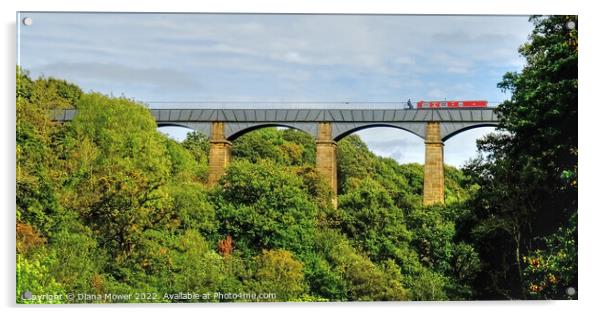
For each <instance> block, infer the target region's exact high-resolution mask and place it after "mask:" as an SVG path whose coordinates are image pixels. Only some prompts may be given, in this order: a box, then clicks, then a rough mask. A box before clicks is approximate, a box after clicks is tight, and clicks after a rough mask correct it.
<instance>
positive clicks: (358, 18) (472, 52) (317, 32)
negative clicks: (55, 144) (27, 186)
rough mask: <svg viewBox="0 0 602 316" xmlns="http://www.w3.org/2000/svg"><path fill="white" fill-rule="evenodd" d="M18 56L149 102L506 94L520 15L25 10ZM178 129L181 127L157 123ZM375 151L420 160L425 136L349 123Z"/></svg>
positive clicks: (89, 87) (526, 28)
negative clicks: (501, 85)
mask: <svg viewBox="0 0 602 316" xmlns="http://www.w3.org/2000/svg"><path fill="white" fill-rule="evenodd" d="M25 17H29V18H31V21H32V24H31V25H29V26H27V25H24V24H23V23H20V25H19V27H18V57H17V58H18V59H17V61H18V64H19V65H20V66H21V67H22V68H23V69H25V70H28V71H30V75H31V76H32V77H34V78H35V77H38V76H42V75H43V76H47V77H49V76H52V77H57V78H61V79H66V80H68V81H71V82H73V83H76V84H77V85H79V86H80V87H81V88H82V89H83V90H84V91H97V92H101V93H104V94H109V95H114V96H121V95H125V96H127V97H129V98H133V99H136V100H138V101H142V102H145V103H147V104H149V106H150V107H153V108H160V107H172V106H174V105H177V106H178V107H180V108H182V107H185V106H187V105H186V103H187V102H206V101H274V102H405V101H407V100H408V99H411V100H413V101H418V100H443V99H447V100H488V101H489V102H491V103H493V104H495V103H497V102H500V101H503V100H505V99H507V98H509V95H506V94H503V93H502V91H500V89H498V88H497V83H498V82H499V81H501V79H502V76H503V75H504V73H506V72H508V71H520V70H521V68H522V67H523V66H524V63H525V61H524V59H523V58H522V57H521V56H520V55H519V54H518V47H519V46H520V45H522V44H523V43H524V42H526V41H527V39H528V35H529V34H530V32H531V29H532V25H531V23H530V22H528V17H526V16H441V15H439V16H429V15H279V14H263V15H260V14H148V13H145V14H141V13H138V14H115V13H112V14H108V13H102V14H101V13H22V14H21V15H20V16H19V20H20V21H22V20H23V18H25ZM493 130H494V129H493V128H478V129H473V130H469V131H466V132H464V133H460V134H458V135H457V136H454V137H452V138H451V139H449V140H448V141H446V143H445V153H444V155H445V156H444V157H445V163H446V164H450V165H453V166H457V167H459V166H461V165H463V164H464V163H465V162H466V161H467V160H468V159H469V158H471V157H475V156H476V145H475V140H476V139H477V138H480V137H482V136H483V135H484V134H486V133H490V132H492V131H493ZM162 131H163V132H166V133H168V134H169V135H170V136H171V137H174V138H176V139H182V138H183V137H185V134H186V133H187V131H186V130H183V129H178V128H162ZM357 134H358V135H360V137H361V138H362V139H363V140H364V141H365V142H366V143H367V144H368V146H369V148H370V149H371V150H372V151H373V152H374V153H376V154H378V155H380V156H384V157H391V158H393V159H395V160H397V161H398V162H400V163H408V162H418V163H424V143H423V141H422V140H421V139H420V138H418V137H417V136H414V135H412V134H410V133H408V132H405V131H402V130H399V129H394V128H384V127H379V128H369V129H365V130H362V131H359V132H357Z"/></svg>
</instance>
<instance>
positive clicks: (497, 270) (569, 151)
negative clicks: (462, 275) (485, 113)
mask: <svg viewBox="0 0 602 316" xmlns="http://www.w3.org/2000/svg"><path fill="white" fill-rule="evenodd" d="M531 21H532V22H533V23H534V25H535V28H534V30H533V32H532V34H531V36H530V40H529V42H528V43H526V44H524V45H523V46H522V47H521V48H520V49H519V52H520V53H521V54H522V55H523V56H524V57H525V58H526V61H527V64H526V66H525V67H524V68H523V70H522V71H521V72H520V73H507V74H506V75H505V76H504V78H503V80H502V82H500V84H499V85H498V86H499V87H500V88H501V89H502V90H504V91H509V92H511V93H512V97H511V99H510V100H508V101H506V102H504V103H502V104H501V105H500V106H499V108H498V109H497V112H498V114H499V116H500V118H501V121H500V128H501V129H503V130H505V131H506V133H502V134H498V135H491V136H489V137H487V138H485V139H483V140H481V141H479V144H478V148H479V150H480V151H481V152H482V153H483V155H482V157H481V158H479V159H477V160H475V161H473V162H472V163H470V164H468V165H467V167H466V168H465V170H464V171H465V173H466V174H467V175H468V176H469V177H470V179H471V183H472V184H476V185H478V186H479V189H478V190H477V192H476V194H475V195H474V197H473V198H472V202H471V208H472V209H473V210H474V211H475V213H474V217H473V219H472V223H473V225H472V227H473V228H472V233H473V237H475V238H476V239H477V240H478V243H477V249H478V250H479V253H480V254H481V256H482V258H483V261H484V263H485V267H484V269H483V273H482V274H481V275H480V277H479V278H478V280H477V287H479V288H480V290H481V292H482V295H483V296H485V297H492V298H500V297H506V298H525V297H526V295H527V293H528V291H529V290H528V289H527V288H526V287H525V286H524V284H525V279H524V272H525V266H524V262H523V260H522V256H524V255H526V254H530V253H532V252H533V251H535V249H542V250H544V249H547V248H549V247H550V245H546V244H545V243H544V242H542V240H543V238H544V237H546V236H549V235H550V234H552V233H554V232H556V230H557V229H558V228H559V227H572V226H573V225H576V223H574V224H573V223H571V222H570V221H569V219H570V218H571V217H572V216H573V214H576V212H577V17H576V16H549V17H541V16H534V17H532V18H531ZM569 22H571V23H569ZM569 26H574V28H571V27H569ZM574 242H575V243H574V246H575V247H576V239H575V240H574ZM574 267H575V269H576V265H574ZM574 275H575V276H576V273H575V274H574ZM576 282H577V280H576V278H575V279H572V280H571V281H569V282H568V283H570V284H574V285H575V286H576ZM558 298H562V297H558Z"/></svg>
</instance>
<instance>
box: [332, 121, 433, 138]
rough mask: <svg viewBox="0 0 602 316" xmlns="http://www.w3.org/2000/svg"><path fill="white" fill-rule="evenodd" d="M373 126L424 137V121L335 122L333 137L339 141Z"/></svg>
mask: <svg viewBox="0 0 602 316" xmlns="http://www.w3.org/2000/svg"><path fill="white" fill-rule="evenodd" d="M373 127H391V128H395V129H399V130H403V131H406V132H408V133H411V134H413V135H416V136H418V137H420V138H422V139H424V124H423V123H418V124H416V123H401V124H395V123H363V124H362V123H359V124H358V123H344V124H340V123H333V131H332V138H333V140H334V141H339V140H341V139H343V138H345V137H346V136H348V135H350V134H353V133H355V132H359V131H361V130H364V129H369V128H373Z"/></svg>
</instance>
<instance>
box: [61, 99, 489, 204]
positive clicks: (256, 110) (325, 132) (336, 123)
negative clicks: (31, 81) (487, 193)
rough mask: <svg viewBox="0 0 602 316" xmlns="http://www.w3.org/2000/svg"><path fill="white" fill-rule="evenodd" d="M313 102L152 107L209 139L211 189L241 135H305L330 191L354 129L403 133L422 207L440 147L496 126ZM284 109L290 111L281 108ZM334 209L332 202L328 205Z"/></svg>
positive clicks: (439, 191)
mask: <svg viewBox="0 0 602 316" xmlns="http://www.w3.org/2000/svg"><path fill="white" fill-rule="evenodd" d="M348 104H349V103H343V104H332V103H328V104H326V103H325V104H313V105H312V106H313V107H315V108H305V109H304V108H303V105H302V104H299V105H298V106H296V107H295V105H294V104H293V106H291V104H290V103H287V104H282V105H280V104H274V103H271V104H269V107H271V108H268V107H267V106H262V105H261V104H255V103H253V104H240V103H238V104H235V105H233V104H225V103H215V104H204V105H203V107H202V108H199V107H197V108H185V109H169V108H162V109H151V112H152V114H153V116H154V117H155V120H156V121H157V125H158V126H159V127H162V126H180V127H186V128H189V129H193V130H196V131H199V132H201V133H203V134H205V135H207V136H208V137H209V140H210V149H209V177H208V184H209V185H215V184H216V183H217V182H218V181H219V179H220V177H221V176H222V175H223V174H224V173H225V170H226V167H227V166H228V164H229V162H230V149H231V147H232V141H233V140H234V139H236V138H237V137H239V136H241V135H243V134H245V133H246V132H249V131H252V130H255V129H258V128H261V127H267V126H283V127H290V128H295V129H298V130H301V131H305V132H307V133H309V134H311V135H313V136H314V138H315V140H316V169H317V172H318V173H319V174H320V175H321V176H322V177H323V178H324V179H326V181H327V183H328V184H329V186H330V188H331V189H332V190H333V192H335V195H336V190H337V166H336V146H337V145H336V144H337V143H336V142H337V141H338V140H340V139H341V138H343V137H345V136H346V135H349V134H351V133H353V132H355V131H359V130H361V129H364V128H369V127H376V126H389V127H394V128H399V129H403V130H406V131H408V132H410V133H412V134H415V135H417V136H419V137H420V138H422V139H424V144H425V161H424V188H423V203H424V204H425V205H431V204H437V203H443V202H444V171H443V170H444V168H443V162H444V159H443V145H444V142H445V141H446V140H447V139H449V138H450V137H452V136H454V135H456V134H458V133H461V132H462V131H465V130H468V129H472V128H476V127H482V126H497V124H498V121H499V120H498V116H497V115H496V113H495V110H494V109H493V108H437V109H405V108H403V106H404V104H401V103H399V104H398V106H399V107H393V108H391V109H383V108H381V109H379V108H375V105H374V104H368V103H366V104H357V103H356V104H353V105H354V108H345V106H346V105H348ZM286 107H289V108H286ZM76 112H77V111H76V110H75V109H68V110H58V111H55V112H54V114H53V115H54V119H55V120H57V121H70V120H72V119H73V117H74V116H75V114H76ZM333 203H334V204H335V206H336V200H334V201H333Z"/></svg>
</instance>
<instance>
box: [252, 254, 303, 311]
mask: <svg viewBox="0 0 602 316" xmlns="http://www.w3.org/2000/svg"><path fill="white" fill-rule="evenodd" d="M255 265H256V271H255V275H254V276H255V280H254V281H253V282H252V285H251V288H252V289H255V292H256V293H273V294H275V295H276V297H275V300H277V301H290V300H291V299H293V298H295V297H298V296H299V295H301V294H302V293H304V292H305V291H306V289H307V285H306V284H305V282H304V276H303V263H301V262H299V261H298V260H295V258H293V254H292V253H291V252H289V251H286V250H281V249H278V250H267V251H266V250H264V251H262V253H261V255H259V256H257V257H256V258H255Z"/></svg>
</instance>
